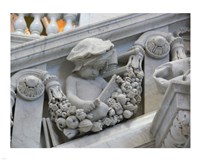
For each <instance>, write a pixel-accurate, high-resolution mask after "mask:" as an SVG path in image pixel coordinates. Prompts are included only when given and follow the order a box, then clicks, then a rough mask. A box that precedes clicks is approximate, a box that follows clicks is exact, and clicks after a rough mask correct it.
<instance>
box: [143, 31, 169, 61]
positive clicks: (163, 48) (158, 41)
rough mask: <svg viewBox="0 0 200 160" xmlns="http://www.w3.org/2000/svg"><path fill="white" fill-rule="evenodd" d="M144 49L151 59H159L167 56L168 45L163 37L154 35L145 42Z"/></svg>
mask: <svg viewBox="0 0 200 160" xmlns="http://www.w3.org/2000/svg"><path fill="white" fill-rule="evenodd" d="M145 49H146V52H147V53H148V54H149V55H150V56H151V57H153V58H157V59H161V58H164V57H166V56H167V55H168V54H169V51H170V44H169V42H168V41H167V40H166V38H165V37H163V36H160V35H156V36H152V37H150V38H149V39H148V40H147V41H146V43H145Z"/></svg>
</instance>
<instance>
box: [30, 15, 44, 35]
mask: <svg viewBox="0 0 200 160" xmlns="http://www.w3.org/2000/svg"><path fill="white" fill-rule="evenodd" d="M31 16H32V17H34V20H33V22H32V23H31V26H30V31H31V35H32V36H40V34H41V33H42V30H43V26H42V23H41V21H40V19H41V18H42V17H43V16H44V14H42V13H34V14H32V15H31Z"/></svg>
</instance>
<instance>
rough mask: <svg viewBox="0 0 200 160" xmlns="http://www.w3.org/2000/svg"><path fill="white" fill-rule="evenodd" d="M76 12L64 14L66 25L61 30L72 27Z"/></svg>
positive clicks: (67, 29)
mask: <svg viewBox="0 0 200 160" xmlns="http://www.w3.org/2000/svg"><path fill="white" fill-rule="evenodd" d="M76 16H77V14H75V13H74V14H64V15H63V19H64V20H65V22H66V26H65V27H64V29H63V31H64V32H65V31H69V30H71V29H73V28H74V26H73V21H75V19H76Z"/></svg>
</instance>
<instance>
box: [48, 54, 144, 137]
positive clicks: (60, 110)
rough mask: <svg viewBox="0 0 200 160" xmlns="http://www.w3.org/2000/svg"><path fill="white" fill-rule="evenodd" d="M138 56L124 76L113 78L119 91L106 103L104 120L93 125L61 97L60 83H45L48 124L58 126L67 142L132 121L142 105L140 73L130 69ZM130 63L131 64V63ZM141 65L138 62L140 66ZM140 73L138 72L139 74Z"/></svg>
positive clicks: (52, 80) (86, 115) (141, 74)
mask: <svg viewBox="0 0 200 160" xmlns="http://www.w3.org/2000/svg"><path fill="white" fill-rule="evenodd" d="M134 58H136V60H137V56H135V55H133V56H131V57H130V60H129V61H130V63H129V65H128V66H127V70H126V72H125V73H124V74H123V75H122V76H120V75H117V76H116V80H115V81H116V83H117V84H118V88H116V90H115V92H113V93H112V96H111V97H110V98H108V99H107V102H106V103H107V105H108V106H109V112H108V114H107V117H105V118H103V119H101V120H98V121H95V122H92V121H91V119H92V118H93V115H92V114H91V113H88V114H87V113H85V112H84V111H83V109H77V108H76V106H73V105H72V104H71V103H70V102H69V100H68V98H67V97H66V96H65V95H64V94H63V92H62V90H61V86H60V83H59V82H58V81H57V79H56V77H48V78H47V79H46V80H44V81H45V84H46V90H47V92H48V95H49V103H48V104H49V113H50V116H51V120H52V121H54V122H55V123H56V125H57V128H58V129H59V130H60V131H62V132H63V133H64V134H65V136H66V137H68V139H71V138H74V137H75V136H77V135H82V134H85V133H87V132H99V131H101V130H103V129H104V128H106V127H109V126H114V125H116V124H117V123H119V122H122V121H123V120H125V119H130V118H132V117H134V116H135V115H136V113H137V110H138V104H139V103H140V101H141V93H142V86H141V85H142V80H143V76H144V74H143V71H142V70H141V69H139V68H138V67H137V68H135V67H133V66H134V65H133V61H135V59H134ZM131 62H132V63H131ZM140 65H141V62H140ZM138 69H139V70H138Z"/></svg>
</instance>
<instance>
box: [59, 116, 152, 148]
mask: <svg viewBox="0 0 200 160" xmlns="http://www.w3.org/2000/svg"><path fill="white" fill-rule="evenodd" d="M155 113H156V112H152V113H149V114H146V115H143V116H140V117H138V118H136V119H133V120H129V121H127V122H126V123H123V124H118V125H116V126H113V127H112V128H108V129H106V130H104V131H103V132H100V133H97V134H93V135H90V136H87V137H84V138H79V139H76V140H72V141H70V142H67V143H64V144H61V145H58V146H57V147H56V148H133V147H140V146H141V145H145V144H148V145H149V144H150V143H153V141H154V139H153V137H152V136H151V134H150V132H149V131H150V126H151V123H152V120H153V118H154V115H155ZM148 145H147V146H148ZM151 147H152V144H151Z"/></svg>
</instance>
